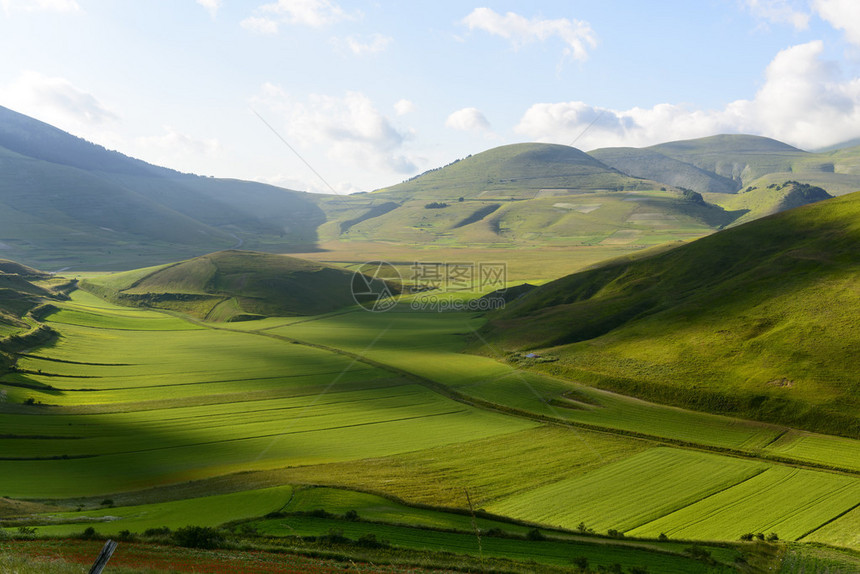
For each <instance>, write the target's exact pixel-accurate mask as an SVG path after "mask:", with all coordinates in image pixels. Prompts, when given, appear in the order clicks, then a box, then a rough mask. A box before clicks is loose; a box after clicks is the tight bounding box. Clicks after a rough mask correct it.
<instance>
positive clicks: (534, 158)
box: [375, 143, 642, 200]
mask: <svg viewBox="0 0 860 574" xmlns="http://www.w3.org/2000/svg"><path fill="white" fill-rule="evenodd" d="M641 183H642V182H640V181H638V180H636V179H635V178H631V177H629V176H627V175H624V174H622V173H621V172H619V171H616V170H614V169H612V168H610V167H608V166H606V165H604V164H602V163H601V162H599V161H597V160H595V159H594V158H592V157H591V156H589V155H588V154H586V153H583V152H581V151H579V150H578V149H576V148H573V147H569V146H563V145H555V144H538V143H528V144H512V145H506V146H501V147H496V148H493V149H490V150H487V151H485V152H482V153H479V154H476V155H474V156H470V157H467V158H465V159H463V160H459V161H457V162H455V163H453V164H450V165H448V166H445V167H443V168H440V169H436V170H431V171H429V172H426V173H424V174H422V175H420V176H418V177H416V178H413V179H411V180H409V181H406V182H404V183H401V184H398V185H394V186H391V187H388V188H384V189H381V190H379V191H377V192H375V193H376V194H384V195H385V196H390V197H413V196H418V197H421V198H422V199H431V198H432V199H448V200H450V199H453V200H456V199H457V198H458V197H467V198H470V199H474V198H477V197H479V196H482V194H483V196H488V197H495V196H499V197H517V198H523V199H524V198H530V197H534V194H535V192H537V191H538V190H540V189H577V190H616V189H619V188H623V189H638V188H639V186H640V184H641Z"/></svg>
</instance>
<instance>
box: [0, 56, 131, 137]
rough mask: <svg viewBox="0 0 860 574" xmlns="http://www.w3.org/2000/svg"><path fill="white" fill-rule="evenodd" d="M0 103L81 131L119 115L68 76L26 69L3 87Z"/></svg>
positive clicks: (77, 132)
mask: <svg viewBox="0 0 860 574" xmlns="http://www.w3.org/2000/svg"><path fill="white" fill-rule="evenodd" d="M0 103H2V104H3V105H4V106H6V107H8V108H11V109H13V110H15V111H17V112H20V113H22V114H27V115H30V116H33V117H36V118H38V119H40V120H42V121H43V122H47V123H49V124H52V125H54V126H57V127H59V128H61V129H64V130H67V131H70V132H72V133H75V134H76V135H80V132H83V133H85V134H86V133H92V132H91V128H94V127H97V126H104V125H106V124H110V123H112V122H114V121H116V120H118V119H119V118H118V116H117V115H116V114H115V113H114V112H112V111H111V110H110V109H108V108H107V106H105V105H104V104H102V103H101V102H100V101H99V100H98V99H97V98H96V97H95V96H94V95H92V94H90V93H88V92H85V91H84V90H81V89H80V88H78V87H76V86H74V85H73V84H72V83H71V82H69V81H68V80H66V79H65V78H57V77H48V76H44V75H42V74H40V73H38V72H32V71H30V72H24V73H23V74H21V75H20V76H19V77H18V78H17V79H16V80H15V81H14V82H12V83H11V84H9V85H7V86H3V87H0Z"/></svg>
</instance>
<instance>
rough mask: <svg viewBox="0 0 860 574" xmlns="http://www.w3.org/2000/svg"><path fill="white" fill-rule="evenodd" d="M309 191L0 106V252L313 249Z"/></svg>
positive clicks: (133, 260) (124, 256) (54, 255)
mask: <svg viewBox="0 0 860 574" xmlns="http://www.w3.org/2000/svg"><path fill="white" fill-rule="evenodd" d="M316 201H317V198H316V197H314V196H312V195H311V194H308V193H302V192H296V191H291V190H285V189H281V188H277V187H273V186H269V185H264V184H259V183H254V182H247V181H238V180H224V179H214V178H206V177H199V176H195V175H189V174H182V173H179V172H176V171H173V170H169V169H166V168H162V167H157V166H153V165H150V164H148V163H146V162H143V161H140V160H136V159H133V158H130V157H127V156H125V155H123V154H120V153H118V152H114V151H108V150H106V149H105V148H103V147H101V146H98V145H95V144H92V143H89V142H87V141H85V140H82V139H80V138H77V137H75V136H73V135H70V134H68V133H66V132H63V131H62V130H59V129H57V128H54V127H52V126H50V125H48V124H45V123H43V122H40V121H38V120H35V119H33V118H30V117H27V116H24V115H22V114H18V113H16V112H13V111H11V110H9V109H6V108H2V107H0V254H3V255H6V256H9V257H12V258H14V259H16V260H19V261H23V262H26V263H32V264H36V265H38V266H40V267H43V268H45V267H47V268H49V269H52V268H53V269H56V268H58V267H73V268H77V269H81V268H87V269H97V268H113V269H117V268H132V267H139V266H141V265H145V264H152V263H155V262H163V261H165V260H175V259H177V258H181V257H184V256H191V255H197V254H201V253H206V252H211V251H213V250H217V249H223V248H227V247H231V246H239V245H242V246H245V247H258V248H266V249H277V250H283V251H290V250H308V249H313V248H314V246H315V244H316V239H317V237H316V228H317V227H318V226H319V225H320V224H321V223H323V222H324V221H325V215H324V214H323V212H322V210H320V209H319V207H318V206H317V204H316Z"/></svg>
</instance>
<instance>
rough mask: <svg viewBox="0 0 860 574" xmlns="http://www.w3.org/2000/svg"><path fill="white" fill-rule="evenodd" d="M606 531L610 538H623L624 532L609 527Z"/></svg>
mask: <svg viewBox="0 0 860 574" xmlns="http://www.w3.org/2000/svg"><path fill="white" fill-rule="evenodd" d="M606 533H607V534H608V535H609V536H611V537H612V538H624V533H623V532H619V531H618V530H615V529H614V528H610V529H609V530H608V531H607V532H606Z"/></svg>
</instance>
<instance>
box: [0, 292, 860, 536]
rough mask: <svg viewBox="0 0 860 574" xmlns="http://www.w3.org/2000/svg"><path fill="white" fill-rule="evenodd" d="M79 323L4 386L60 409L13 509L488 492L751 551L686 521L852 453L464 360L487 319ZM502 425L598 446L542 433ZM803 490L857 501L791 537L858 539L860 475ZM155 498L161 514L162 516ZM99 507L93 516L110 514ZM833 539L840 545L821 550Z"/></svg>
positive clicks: (23, 423)
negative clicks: (87, 500)
mask: <svg viewBox="0 0 860 574" xmlns="http://www.w3.org/2000/svg"><path fill="white" fill-rule="evenodd" d="M59 307H60V310H59V311H57V312H56V313H54V314H53V315H51V316H50V317H48V319H47V321H48V324H49V325H51V327H52V328H54V329H56V330H57V331H58V332H59V334H60V337H59V339H58V340H57V341H56V342H55V343H53V344H52V345H50V346H47V347H43V348H40V349H36V350H33V351H31V352H30V353H28V354H27V355H26V356H23V357H21V359H20V362H19V367H20V369H19V372H17V373H10V374H7V375H6V376H5V377H4V378H3V379H2V380H0V386H2V387H3V388H8V389H13V390H14V391H15V392H21V391H23V392H25V393H27V394H28V396H32V397H33V398H35V399H36V400H38V401H39V402H41V403H43V404H42V405H33V406H26V405H14V404H13V405H9V404H7V405H6V406H5V407H4V408H5V410H6V412H5V413H4V416H3V417H2V418H0V452H3V458H4V459H5V460H3V461H2V464H3V466H4V469H9V470H8V472H4V473H3V474H2V475H0V494H2V495H4V496H9V497H13V498H39V499H63V498H70V497H85V496H89V497H100V496H104V497H110V496H111V495H121V496H122V497H123V500H127V501H132V502H134V493H135V492H136V491H144V490H146V489H150V488H153V487H164V488H172V487H178V486H179V485H182V484H186V483H189V481H203V482H201V483H200V484H201V485H205V484H207V483H206V481H216V480H219V481H222V482H221V483H219V484H220V485H221V486H218V487H216V490H215V491H206V490H205V486H200V489H202V490H200V492H207V494H209V493H210V492H211V494H213V495H214V494H217V493H218V492H219V490H218V488H220V489H222V490H221V491H220V492H223V493H226V492H232V491H235V490H237V489H239V490H241V489H242V488H243V486H242V482H243V480H246V479H247V480H248V481H249V482H248V483H247V484H248V485H249V486H246V487H245V488H260V487H259V486H251V485H252V484H258V483H255V482H253V481H255V480H262V481H264V482H265V484H266V485H274V484H298V485H301V484H306V485H329V486H337V487H345V488H353V489H358V490H364V491H373V492H378V493H382V494H386V495H393V496H397V497H399V498H400V499H402V500H404V501H407V502H410V503H422V504H427V505H430V506H436V507H440V506H447V507H452V508H459V509H461V510H462V509H465V508H468V504H467V502H466V493H467V492H468V493H469V496H470V497H471V499H472V501H473V504H474V505H475V507H476V508H477V509H483V510H486V511H490V512H493V513H496V514H500V515H508V516H512V517H516V518H519V519H522V520H527V521H532V522H536V523H542V524H548V525H562V526H565V527H567V528H576V527H577V526H578V524H579V523H580V522H584V523H585V524H586V525H587V526H588V527H590V528H594V529H596V530H599V531H601V532H605V531H606V530H608V529H610V528H614V529H617V530H621V531H628V532H632V533H634V534H636V533H639V532H640V531H642V532H645V531H646V530H647V534H646V535H647V536H650V537H656V536H657V535H658V534H659V533H661V532H664V531H666V533H667V534H669V535H670V536H671V537H673V538H698V539H722V540H733V539H736V538H737V536H739V534H736V533H735V532H734V530H735V528H734V527H733V528H732V529H728V530H726V529H723V528H721V527H720V526H719V524H717V525H714V524H711V522H712V521H711V520H710V519H709V520H708V521H705V522H702V521H701V520H700V518H701V516H702V514H699V513H694V514H689V515H685V514H683V513H684V512H685V511H687V509H689V508H695V507H697V505H702V504H707V503H708V501H710V500H712V499H715V498H717V497H720V496H723V495H724V494H725V493H740V494H743V492H744V491H743V489H742V487H743V486H744V485H746V484H749V483H753V481H756V480H760V478H759V477H771V476H775V475H776V474H778V472H779V471H781V470H788V471H795V470H796V469H792V468H790V467H781V466H780V467H774V466H773V465H772V464H770V463H767V462H766V461H758V460H755V459H754V458H752V456H753V455H755V453H757V452H758V451H760V450H761V449H762V448H764V447H765V445H767V444H768V443H770V442H773V445H771V446H772V447H773V448H774V449H780V448H787V447H789V446H790V445H791V444H793V443H794V442H797V441H800V440H803V439H809V440H810V441H811V442H808V443H807V444H806V447H804V448H806V451H808V452H806V451H805V452H804V454H803V456H804V460H812V459H815V458H816V454H815V452H816V445H822V446H821V447H820V448H819V449H818V450H820V451H821V452H822V453H824V454H820V453H819V456H818V458H819V459H820V458H821V457H824V458H828V457H830V458H832V457H836V456H838V455H839V453H843V454H844V452H845V451H844V449H840V448H838V447H837V446H834V445H832V444H830V443H827V442H826V440H825V439H826V438H827V437H823V436H821V435H812V434H809V435H803V436H796V437H795V436H793V435H789V434H784V435H783V436H781V437H780V433H783V431H784V429H781V428H779V427H775V426H769V425H762V424H758V423H748V422H745V421H740V420H736V419H730V418H727V417H718V416H714V415H707V414H703V413H695V412H690V411H684V410H681V409H676V408H672V407H665V406H658V405H653V404H649V403H645V402H642V401H638V400H635V399H630V398H626V397H622V396H620V395H613V394H611V393H607V392H604V391H597V390H594V389H592V388H590V387H587V386H584V385H577V384H575V383H571V382H566V381H562V380H560V379H554V378H551V377H548V376H546V375H542V374H539V373H534V372H524V371H521V370H518V369H517V368H516V367H517V366H518V365H517V364H516V363H508V362H504V361H499V360H493V359H492V358H489V357H481V356H475V355H464V354H460V353H458V351H459V350H460V349H461V348H462V347H463V345H464V342H465V340H466V339H467V338H468V337H476V336H477V335H476V334H475V333H476V329H477V328H478V327H479V326H480V325H481V324H482V323H483V318H481V317H479V316H477V315H474V314H468V313H432V312H423V313H414V312H405V311H402V310H398V311H393V312H390V313H368V312H364V311H360V312H358V311H356V312H347V313H335V314H330V315H327V316H323V317H319V318H293V319H283V318H281V319H267V320H263V321H260V322H248V323H242V324H239V325H236V327H237V329H234V328H233V327H234V326H233V325H224V324H219V325H217V326H206V325H201V324H198V323H189V322H186V321H184V320H182V319H181V318H179V317H178V316H175V315H171V314H166V313H164V312H157V311H148V310H143V309H137V308H135V309H125V308H121V307H116V306H114V305H110V304H107V303H104V302H102V301H100V300H98V299H95V298H94V297H92V296H90V295H86V294H81V293H75V295H74V296H73V298H72V300H71V301H70V302H65V303H61V304H59ZM54 319H56V320H54ZM207 327H208V328H207ZM213 327H217V328H213ZM437 385H445V386H446V387H448V388H449V389H451V391H452V392H453V393H454V395H457V394H459V395H462V396H464V397H466V398H469V397H474V398H475V399H480V400H482V401H487V402H491V403H494V404H497V405H499V406H500V410H501V411H502V412H499V410H495V411H494V410H486V409H481V408H478V407H476V406H473V405H469V404H467V403H464V402H460V401H456V400H452V398H449V397H447V396H445V393H444V392H442V393H440V392H436V391H437V390H440V389H441V387H438V386H437ZM434 389H436V390H434ZM15 396H16V397H18V398H19V399H20V398H22V395H20V394H19V395H15ZM16 400H17V399H16ZM504 409H514V410H517V411H531V412H533V413H535V414H539V415H542V416H545V417H550V418H557V419H562V420H569V421H571V422H576V423H582V424H585V425H588V426H589V429H585V428H576V427H560V426H553V425H550V424H544V423H539V422H537V421H531V420H528V419H526V418H521V417H518V416H514V415H513V414H506V413H504V412H503V411H504ZM600 429H605V430H608V431H610V432H608V433H607V432H601V430H600ZM632 433H640V434H644V435H647V436H651V437H662V439H661V440H666V441H684V442H687V443H696V444H703V445H711V446H714V447H724V448H726V447H727V448H732V449H736V450H745V451H747V452H748V453H749V454H750V458H747V459H744V458H734V457H727V456H724V455H719V454H713V453H704V452H697V451H693V450H682V449H679V448H668V447H665V446H663V447H659V446H657V443H655V442H652V441H649V440H642V439H641V438H637V437H636V436H629V435H630V434H632ZM625 435H628V436H625ZM775 439H778V440H775ZM800 444H803V443H802V442H801V443H800ZM851 444H853V443H851ZM825 445H826V446H828V447H830V450H828V449H827V448H825ZM655 446H656V448H655ZM775 452H776V451H775ZM775 469H776V470H775ZM797 472H799V473H801V474H798V476H800V477H810V479H815V480H820V482H821V484H822V485H823V486H822V487H821V488H829V487H830V486H834V485H835V486H837V487H838V489H837V490H836V491H835V493H831V494H828V495H827V496H824V495H822V496H819V497H817V498H816V497H813V498H808V500H807V502H806V503H805V505H804V506H802V510H803V514H804V516H805V518H803V519H801V518H798V517H797V516H795V515H794V514H791V513H790V512H789V513H780V514H778V515H775V516H779V517H782V518H781V519H783V520H787V521H791V520H794V522H791V523H790V524H789V526H791V528H788V527H784V526H783V525H779V528H780V529H779V530H778V532H779V534H780V535H781V536H785V537H788V536H794V537H799V536H802V535H803V534H805V533H806V532H813V531H814V530H815V529H816V528H818V527H820V526H824V525H825V523H827V522H828V521H831V522H830V524H828V525H827V526H829V527H830V529H831V530H832V531H833V534H832V536H833V539H834V540H845V539H846V538H847V536H846V535H845V534H844V531H845V527H844V526H843V525H844V524H846V523H848V524H850V522H847V521H848V520H849V519H850V517H849V518H846V517H840V516H839V515H840V514H841V513H844V512H845V511H847V510H850V505H848V506H845V502H846V501H847V500H848V499H850V498H851V497H852V496H855V497H856V494H857V492H856V489H857V488H860V486H858V482H857V480H856V478H854V477H851V476H840V475H837V474H832V473H826V472H813V471H808V470H803V471H797ZM57 477H62V478H61V480H58V479H57ZM243 477H244V478H243ZM801 482H802V481H801ZM212 484H216V483H215V482H212ZM798 484H799V482H798V479H796V478H794V479H786V480H774V481H771V482H768V483H767V486H766V487H763V488H765V490H766V492H767V495H768V496H773V497H774V498H775V499H779V498H785V497H787V498H790V499H795V500H801V498H802V496H795V491H796V489H797V488H798V486H797V485H798ZM225 485H228V486H225ZM224 489H226V490H224ZM738 489H740V490H738ZM813 491H814V489H808V490H807V491H805V492H802V493H801V495H803V496H806V495H807V494H809V493H811V492H813ZM164 492H168V490H164ZM299 492H300V495H299V496H298V497H297V498H296V500H295V501H294V503H295V507H294V509H306V508H309V507H310V506H313V505H314V504H317V503H319V501H316V502H315V501H314V500H311V499H305V500H303V499H302V498H301V497H302V496H309V495H308V494H305V493H307V492H314V493H315V495H316V496H321V495H322V494H323V493H325V492H330V493H331V492H333V491H326V490H322V489H317V490H316V491H304V490H301V491H299ZM123 493H125V494H123ZM740 494H739V496H740ZM154 496H155V498H154V499H152V498H150V500H152V501H153V502H156V503H158V504H160V503H161V502H160V501H159V499H158V496H157V495H154ZM236 496H239V495H238V494H237V495H236ZM345 496H346V495H344V494H342V493H334V494H331V495H330V497H329V498H327V499H325V500H323V502H322V503H321V504H323V505H324V506H329V507H331V508H336V509H343V508H344V507H345V506H347V505H354V506H361V508H363V509H364V510H363V512H365V513H366V514H368V516H367V518H369V519H370V518H372V519H374V520H376V519H378V520H380V521H383V522H400V521H401V520H407V521H409V520H412V521H415V524H416V525H421V526H426V527H431V526H434V524H445V521H446V520H447V521H448V522H447V524H449V525H451V524H455V522H456V521H458V520H459V521H460V522H459V523H458V524H459V526H456V525H455V526H454V527H455V528H457V529H460V528H461V527H462V525H463V522H462V519H463V516H462V515H452V516H456V518H451V517H446V516H443V515H441V514H438V513H437V511H431V510H426V511H423V510H422V511H420V512H419V511H415V510H414V509H412V510H408V511H407V510H404V508H397V507H392V506H391V504H384V503H380V502H379V499H376V501H373V500H371V499H370V498H367V497H369V496H370V495H358V494H352V495H350V496H351V498H348V499H347V498H344V497H345ZM237 500H238V498H237ZM165 503H166V502H165ZM359 503H360V504H359ZM374 507H375V510H371V508H374ZM772 507H773V504H771V505H770V506H769V507H768V508H765V509H764V510H763V511H761V512H759V513H758V516H759V517H766V516H768V512H770V510H771V509H772ZM89 508H90V509H89V510H87V511H85V512H94V511H93V510H92V506H90V507H89ZM254 508H256V507H254ZM732 508H733V510H732V511H731V512H729V513H728V514H726V515H725V521H732V522H733V526H737V525H742V524H745V522H744V521H746V520H751V519H750V517H749V516H748V512H747V509H746V508H745V507H740V506H739V507H732ZM116 510H120V509H116ZM356 510H358V508H356ZM269 511H270V510H266V512H269ZM96 512H101V511H96ZM266 512H263V513H262V514H265V513H266ZM189 515H190V516H194V514H193V512H191V511H189ZM99 516H101V517H103V516H104V515H99ZM99 516H96V515H93V516H92V517H91V518H98V517H99ZM136 516H143V515H136ZM159 516H160V515H159ZM243 516H253V514H247V515H243ZM846 516H848V515H846ZM678 517H682V518H678ZM763 519H764V518H763ZM213 520H214V519H213ZM451 520H454V521H455V522H451ZM714 520H716V519H714ZM661 521H664V522H665V525H664V522H661ZM666 521H668V522H666ZM840 521H843V522H840ZM118 523H119V521H117V524H118ZM126 524H131V523H130V522H127V523H126ZM715 524H716V523H715ZM756 524H758V523H756ZM670 526H671V527H672V528H674V530H672V532H670V531H669V530H670ZM50 527H51V528H54V527H57V528H61V527H62V528H65V525H59V524H54V525H51V526H50ZM435 527H439V526H435ZM442 527H446V526H442ZM119 529H120V530H122V529H130V528H125V527H122V528H119ZM643 529H646V530H643ZM803 529H805V530H803ZM652 530H653V531H652ZM795 530H803V532H800V533H795ZM783 531H784V532H785V534H783ZM822 532H823V533H824V534H821V533H822ZM827 532H828V531H827V530H825V529H824V528H822V529H821V530H820V533H819V535H820V536H825V535H826V533H827ZM523 543H525V541H523Z"/></svg>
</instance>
